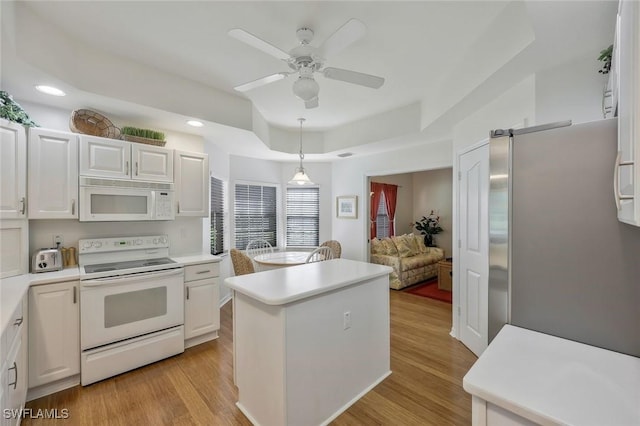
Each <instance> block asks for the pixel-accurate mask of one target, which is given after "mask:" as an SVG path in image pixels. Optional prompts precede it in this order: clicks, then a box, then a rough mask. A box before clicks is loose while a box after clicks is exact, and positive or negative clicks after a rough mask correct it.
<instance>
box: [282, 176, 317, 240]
mask: <svg viewBox="0 0 640 426" xmlns="http://www.w3.org/2000/svg"><path fill="white" fill-rule="evenodd" d="M319 223H320V191H319V189H318V188H313V187H306V188H296V187H292V188H287V246H298V247H304V246H314V247H315V246H317V245H318V244H319V242H318V234H319V226H320V225H319Z"/></svg>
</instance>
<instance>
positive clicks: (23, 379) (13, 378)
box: [0, 297, 27, 425]
mask: <svg viewBox="0 0 640 426" xmlns="http://www.w3.org/2000/svg"><path fill="white" fill-rule="evenodd" d="M26 315H27V301H26V297H25V298H23V300H22V303H21V304H20V305H18V307H17V309H16V311H15V312H14V314H13V315H12V317H11V319H10V322H9V323H8V325H7V326H6V328H5V330H3V333H2V339H3V343H4V345H3V346H4V347H3V357H2V371H1V373H0V383H1V384H2V390H1V391H0V393H1V395H2V396H1V398H0V400H1V402H2V405H1V408H2V420H3V423H2V424H3V425H5V424H6V425H17V424H19V423H20V410H21V409H22V408H24V404H25V402H26V399H27V398H26V397H27V324H26V321H25V318H26ZM5 354H6V355H7V356H4V355H5Z"/></svg>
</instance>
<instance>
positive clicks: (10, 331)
mask: <svg viewBox="0 0 640 426" xmlns="http://www.w3.org/2000/svg"><path fill="white" fill-rule="evenodd" d="M23 304H24V300H23V301H22V302H20V303H19V304H18V307H17V308H16V310H15V312H14V313H13V315H11V319H10V320H9V323H7V328H6V329H5V330H4V331H3V333H2V354H0V355H1V356H2V358H1V359H2V360H6V359H7V352H8V351H9V348H10V347H11V345H12V344H13V341H14V339H15V338H16V336H17V335H18V334H20V330H22V327H23V326H24V325H23V324H24V322H25V318H24V315H23V314H24V313H25V311H24V310H25V308H24V306H23Z"/></svg>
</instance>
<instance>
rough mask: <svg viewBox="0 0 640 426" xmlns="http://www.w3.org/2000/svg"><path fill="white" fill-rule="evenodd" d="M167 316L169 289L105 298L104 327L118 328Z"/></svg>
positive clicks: (152, 289)
mask: <svg viewBox="0 0 640 426" xmlns="http://www.w3.org/2000/svg"><path fill="white" fill-rule="evenodd" d="M166 314H167V287H154V288H149V289H146V290H138V291H130V292H126V293H118V294H112V295H109V296H106V297H105V298H104V327H105V328H110V327H117V326H119V325H123V324H129V323H132V322H136V321H142V320H146V319H149V318H156V317H161V316H164V315H166Z"/></svg>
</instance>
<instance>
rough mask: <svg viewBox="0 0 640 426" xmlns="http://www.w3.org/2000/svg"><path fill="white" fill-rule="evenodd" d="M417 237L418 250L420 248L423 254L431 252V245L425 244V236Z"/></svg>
mask: <svg viewBox="0 0 640 426" xmlns="http://www.w3.org/2000/svg"><path fill="white" fill-rule="evenodd" d="M415 237H416V242H417V243H418V250H420V253H422V254H426V253H429V252H430V251H431V249H429V247H427V246H425V245H424V236H423V235H416V236H415Z"/></svg>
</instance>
